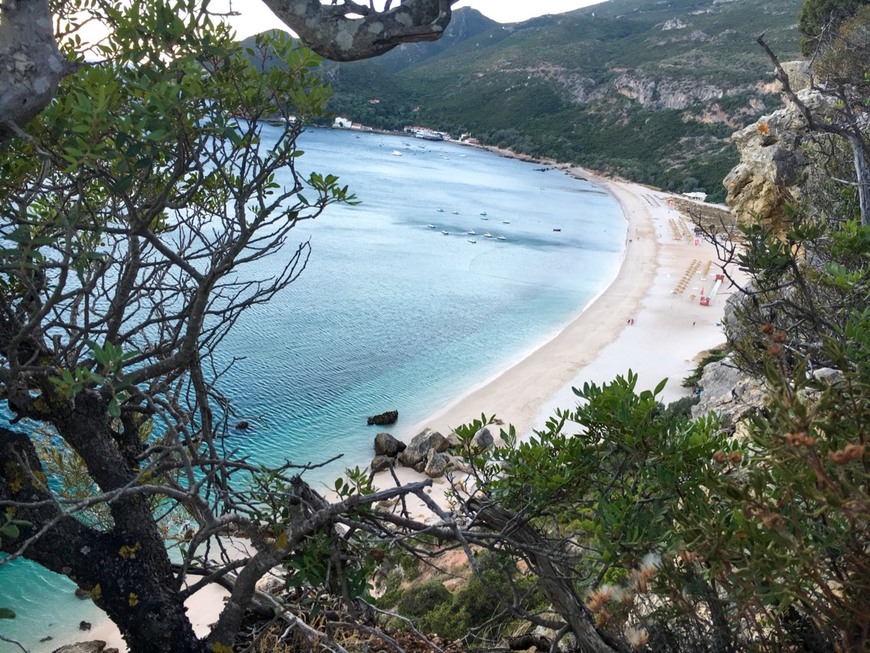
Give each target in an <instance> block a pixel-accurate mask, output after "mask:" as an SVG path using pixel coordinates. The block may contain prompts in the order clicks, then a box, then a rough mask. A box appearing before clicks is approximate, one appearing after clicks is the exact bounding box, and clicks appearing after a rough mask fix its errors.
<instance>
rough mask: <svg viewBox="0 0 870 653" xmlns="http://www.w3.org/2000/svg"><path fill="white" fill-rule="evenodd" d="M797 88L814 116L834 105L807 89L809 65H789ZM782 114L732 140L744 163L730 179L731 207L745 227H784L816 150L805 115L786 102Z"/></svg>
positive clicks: (727, 184)
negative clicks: (753, 224)
mask: <svg viewBox="0 0 870 653" xmlns="http://www.w3.org/2000/svg"><path fill="white" fill-rule="evenodd" d="M784 68H785V69H786V70H787V72H788V74H789V79H790V83H791V84H792V88H794V89H800V90H798V97H799V98H800V100H801V101H802V102H803V103H804V104H805V105H806V106H807V107H809V108H810V110H812V111H813V112H814V113H817V114H824V113H825V111H826V110H827V109H828V108H829V106H830V101H829V100H828V99H827V98H826V97H825V96H824V95H823V94H822V93H820V92H819V91H817V90H813V89H810V88H806V86H807V85H808V80H809V76H808V70H807V66H806V64H805V63H804V62H792V63H787V64H784ZM784 102H785V103H784V105H783V107H782V108H781V109H778V110H777V111H774V112H773V113H771V114H768V115H765V116H762V117H761V118H759V119H758V120H757V121H756V122H754V123H753V124H751V125H748V126H747V127H745V128H743V129H741V130H739V131H737V132H735V133H734V134H733V135H732V136H731V140H732V142H733V143H734V144H735V145H736V147H737V150H738V152H739V154H740V163H739V164H738V165H737V166H736V167H735V168H733V169H732V170H731V172H729V173H728V175H727V176H726V177H725V180H724V182H723V183H724V185H725V189H726V191H727V196H726V200H725V201H726V203H727V204H728V206H729V207H731V209H732V211H733V212H734V214H735V216H736V217H737V220H738V221H739V222H742V223H748V222H753V221H761V222H764V223H766V224H772V225H777V224H779V223H780V222H781V221H782V219H783V217H784V216H785V214H784V206H785V204H786V203H788V202H790V201H793V200H794V199H796V198H797V197H799V196H800V187H801V183H802V181H803V178H804V173H805V171H806V169H807V167H808V166H809V165H810V163H811V161H810V160H809V158H808V152H811V150H812V139H810V138H809V131H808V130H807V126H806V121H805V120H804V117H803V115H802V114H801V112H800V110H799V109H798V108H797V107H796V106H795V105H794V104H792V103H791V102H787V101H784Z"/></svg>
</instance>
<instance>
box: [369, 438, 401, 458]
mask: <svg viewBox="0 0 870 653" xmlns="http://www.w3.org/2000/svg"><path fill="white" fill-rule="evenodd" d="M406 446H407V445H406V444H405V443H404V442H402V441H401V440H397V439H396V438H394V437H393V436H392V435H390V434H389V433H378V434H377V435H376V436H375V455H376V456H389V457H390V458H395V457H396V456H398V455H399V454H400V453H402V452H403V451H404V450H405V447H406Z"/></svg>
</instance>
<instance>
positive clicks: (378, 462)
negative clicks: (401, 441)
mask: <svg viewBox="0 0 870 653" xmlns="http://www.w3.org/2000/svg"><path fill="white" fill-rule="evenodd" d="M395 464H396V459H395V458H392V457H390V456H383V455H380V456H375V457H374V458H372V462H371V463H370V464H369V467H370V468H371V470H372V474H377V473H378V472H382V471H384V470H386V469H389V468H390V467H393V466H394V465H395Z"/></svg>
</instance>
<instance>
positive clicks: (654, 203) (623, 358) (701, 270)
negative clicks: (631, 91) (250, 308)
mask: <svg viewBox="0 0 870 653" xmlns="http://www.w3.org/2000/svg"><path fill="white" fill-rule="evenodd" d="M564 171H565V173H566V174H572V175H575V176H578V177H582V178H583V179H587V180H589V181H591V182H592V183H594V184H596V185H598V186H599V187H601V188H603V189H605V190H607V191H608V192H609V193H611V194H612V195H613V196H614V197H615V198H616V199H617V200H618V201H619V203H620V205H621V207H622V210H623V213H624V215H625V219H626V220H627V227H626V244H625V255H624V258H623V261H622V265H621V267H620V269H619V271H618V273H617V275H616V277H615V278H614V279H613V281H612V282H611V284H610V285H609V286H608V287H607V288H606V289H605V290H604V291H603V292H602V293H601V294H600V295H599V296H598V297H597V298H596V299H595V300H594V301H593V302H591V303H590V304H589V305H588V306H586V307H585V308H584V310H583V311H582V312H581V313H580V314H579V315H578V316H577V317H576V318H575V319H574V320H573V321H572V322H571V323H570V324H568V325H566V326H565V328H564V329H562V330H561V331H560V332H559V333H558V334H557V335H556V336H555V337H554V338H552V339H551V340H549V341H548V342H546V343H542V345H541V346H540V347H539V348H538V349H536V350H535V351H533V352H532V353H530V354H529V355H528V356H526V357H525V358H523V359H522V360H521V361H519V362H517V363H516V364H514V365H512V366H511V367H509V368H508V369H506V370H504V371H503V372H501V373H500V374H498V375H496V376H495V377H493V378H491V379H489V380H487V381H485V382H483V383H481V385H480V386H478V387H476V388H474V389H473V390H472V391H470V392H469V393H467V394H465V395H464V396H462V397H461V398H459V399H458V400H456V401H455V402H453V403H451V404H450V405H448V406H446V407H444V408H442V409H440V410H438V411H437V412H435V413H434V414H432V415H431V416H429V417H428V418H427V419H425V420H423V421H422V422H420V423H418V424H415V425H413V426H411V427H409V428H406V429H403V430H402V431H401V432H394V435H396V436H397V437H399V438H400V439H403V440H405V441H409V440H410V439H411V438H412V437H413V436H414V435H415V434H416V433H418V432H420V431H421V430H422V429H423V428H426V427H429V428H432V429H434V430H438V431H441V432H442V433H444V434H447V433H449V432H450V431H451V430H452V428H453V427H455V426H457V425H459V424H462V423H464V422H468V421H470V420H472V419H474V418H476V417H479V416H480V414H481V413H485V414H487V415H492V414H495V415H496V416H497V417H498V418H499V419H501V420H502V421H503V422H504V424H505V425H507V424H513V425H514V426H515V427H516V429H517V433H518V434H520V436H521V437H522V436H527V435H530V434H531V432H532V431H533V430H534V429H536V428H540V427H542V426H543V425H544V423H545V422H546V420H547V418H548V417H549V416H550V415H552V414H553V412H554V410H555V409H556V408H570V407H572V406H573V405H574V403H575V397H574V395H573V392H572V388H573V387H577V386H582V384H583V383H584V382H585V381H594V382H598V383H601V382H605V381H609V380H612V379H613V378H614V377H615V376H616V375H617V374H625V373H626V372H627V371H628V370H629V369H632V370H633V371H634V372H636V373H637V374H638V375H639V385H640V389H652V388H653V387H654V386H655V385H656V384H657V383H658V382H659V381H661V380H662V379H663V378H668V379H670V381H669V383H668V385H667V387H666V389H665V391H664V393H663V395H662V400H663V401H665V402H668V401H673V400H675V399H678V398H680V397H682V396H685V395H686V394H687V391H686V390H685V389H684V388H682V387H681V385H680V384H681V381H682V379H683V378H684V377H685V376H687V375H688V374H689V373H690V372H691V371H692V369H693V368H694V366H695V363H694V359H695V358H696V357H697V355H698V353H699V352H701V351H703V350H706V349H709V348H711V347H715V346H717V345H719V344H722V343H723V342H724V340H725V338H724V335H723V333H722V328H721V326H720V323H721V319H722V314H723V310H724V305H725V301H726V299H727V297H728V295H729V294H730V293H731V292H733V290H732V289H731V288H728V287H727V282H726V285H723V286H722V287H721V288H720V289H719V291H718V294H717V295H716V296H715V298H714V299H713V301H712V302H711V305H710V306H702V305H701V303H700V299H701V296H702V290H703V293H704V295H709V293H710V290H711V288H712V286H713V283H714V277H715V275H716V274H717V273H718V272H719V271H720V270H719V268H718V264H717V261H716V257H715V251H714V249H713V247H712V246H711V245H709V244H707V243H705V242H704V241H700V242H698V243H697V244H696V241H695V239H694V237H693V236H692V225H691V224H690V223H688V221H686V220H684V219H683V217H682V216H680V215H679V214H678V213H677V211H676V210H675V209H674V208H672V207H671V206H670V205H669V203H668V199H669V197H670V196H669V195H668V194H667V193H663V192H660V191H657V190H654V189H650V188H647V187H644V186H641V185H639V184H634V183H630V182H625V181H616V180H610V179H605V178H602V177H598V176H596V175H593V174H591V173H589V172H588V171H585V170H582V169H579V168H568V169H564ZM553 174H559V173H558V172H556V171H553ZM365 462H367V461H365ZM396 472H397V475H398V478H399V479H400V481H401V482H403V483H404V482H411V481H416V480H420V479H422V478H423V476H422V475H421V474H417V473H416V472H414V471H413V470H410V469H407V468H397V469H396ZM376 484H377V485H379V486H381V487H387V486H391V485H393V484H394V480H393V478H392V477H391V476H390V475H389V474H388V473H381V474H378V475H377V476H376ZM446 489H447V483H446V481H444V480H443V479H442V480H439V481H436V482H435V483H434V485H433V488H432V492H431V494H432V496H433V497H434V498H435V499H436V500H439V499H441V500H442V501H443V499H444V492H445V491H446ZM409 507H411V508H412V510H413V511H414V512H417V513H418V514H419V516H421V517H422V516H423V514H424V513H425V512H426V511H425V509H424V507H423V506H422V504H420V505H419V506H417V507H416V508H415V506H414V504H413V502H409ZM222 598H223V594H222V592H221V591H220V590H217V589H216V590H215V591H213V592H212V591H204V592H201V593H198V594H197V595H195V596H194V597H191V599H189V600H188V603H187V605H188V612H189V614H190V617H191V619H192V621H194V623H195V627H196V630H197V632H198V633H200V634H202V633H204V632H206V631H207V629H208V626H209V624H210V623H211V622H213V621H214V619H215V618H216V617H217V614H218V613H219V610H220V609H221V607H222V602H223V601H222ZM74 639H78V640H80V641H83V640H85V639H102V640H105V641H107V642H108V643H109V645H110V646H114V647H117V648H118V649H119V650H121V651H124V650H125V647H124V644H123V641H122V640H121V639H120V635H119V633H118V631H117V629H116V628H115V627H114V625H113V624H111V623H110V622H109V621H108V620H106V621H104V622H102V623H99V624H95V628H94V629H93V630H92V631H90V632H89V633H88V634H87V635H86V636H84V637H82V636H81V634H80V635H78V636H77V637H75V638H74Z"/></svg>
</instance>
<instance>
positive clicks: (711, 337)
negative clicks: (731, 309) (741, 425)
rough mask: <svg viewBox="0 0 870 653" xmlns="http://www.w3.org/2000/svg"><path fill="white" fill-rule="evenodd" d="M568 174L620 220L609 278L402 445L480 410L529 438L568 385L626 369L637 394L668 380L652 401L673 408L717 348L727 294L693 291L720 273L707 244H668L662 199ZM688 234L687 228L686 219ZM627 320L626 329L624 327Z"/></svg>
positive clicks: (670, 215) (570, 399)
mask: <svg viewBox="0 0 870 653" xmlns="http://www.w3.org/2000/svg"><path fill="white" fill-rule="evenodd" d="M572 172H573V173H574V174H577V175H578V176H583V177H584V178H586V179H589V180H590V181H592V182H594V183H595V184H597V185H599V186H600V187H602V188H604V189H606V190H607V191H608V192H610V193H611V194H613V196H614V197H616V199H617V200H619V203H620V204H621V206H622V209H623V212H624V214H625V216H626V218H627V220H628V229H627V242H626V247H625V256H624V259H623V262H622V266H621V267H620V270H619V272H618V273H617V276H616V278H615V279H614V280H613V282H612V283H611V284H610V286H609V287H608V288H607V289H606V290H605V291H604V292H603V293H601V295H599V296H598V297H597V298H596V299H595V300H594V301H593V302H592V303H591V304H590V305H589V306H587V307H586V308H585V310H583V312H582V313H581V314H580V315H579V316H578V317H577V318H576V319H575V320H574V321H572V322H571V323H570V324H568V325H567V326H566V327H565V328H564V329H563V330H562V331H561V332H560V333H559V334H558V335H556V336H555V337H554V338H553V339H552V340H550V341H549V342H546V343H544V344H543V345H542V346H541V347H540V348H538V349H537V350H535V351H534V352H532V353H531V354H530V355H529V356H527V357H526V358H524V359H523V360H521V361H520V362H518V363H516V364H515V365H513V366H511V367H510V368H509V369H507V370H505V371H503V372H502V373H501V374H499V375H497V376H496V377H495V378H493V379H491V380H489V381H488V382H486V383H485V384H484V385H482V386H480V387H478V388H476V389H474V390H472V391H471V392H470V393H468V394H467V395H465V396H463V397H461V398H460V399H458V400H457V401H455V402H454V403H452V404H450V405H449V406H447V407H446V408H444V409H442V410H440V411H439V412H437V413H436V414H434V415H431V416H430V417H428V418H427V419H425V420H423V421H422V422H420V423H418V424H415V425H414V426H413V427H411V428H409V429H407V431H405V432H403V433H401V434H400V435H401V438H402V439H404V440H406V441H407V440H410V438H411V437H413V436H414V435H415V434H416V433H418V432H419V431H421V430H422V429H423V428H424V427H429V428H432V429H434V430H437V431H441V432H442V433H445V434H447V433H449V432H450V431H451V430H452V429H453V427H456V426H458V425H459V424H462V423H465V422H468V421H471V420H472V419H474V418H476V417H479V416H480V414H481V413H485V414H486V415H492V414H495V415H496V416H497V417H498V418H499V419H501V420H503V421H504V423H505V424H513V425H514V426H515V427H516V429H517V433H518V434H519V435H523V434H529V433H530V432H531V431H532V430H533V429H535V428H540V427H542V426H543V425H544V423H545V422H546V419H547V418H548V417H549V416H550V415H552V413H553V411H554V409H555V408H557V407H561V408H571V407H573V406H574V404H575V399H576V398H575V396H574V394H573V392H572V387H580V386H582V385H583V383H584V382H585V381H594V382H598V383H601V382H605V381H609V380H612V379H613V378H614V377H615V376H616V375H617V374H623V375H624V374H626V373H627V371H628V370H629V368H630V369H632V370H633V371H634V372H636V373H637V374H638V375H639V382H638V385H639V388H638V389H639V390H644V389H653V388H654V387H655V386H656V385H657V383H658V382H659V381H661V380H662V379H664V378H669V379H670V381H669V383H668V386H667V387H666V389H665V391H664V393H663V394H662V395H661V398H662V400H663V401H665V402H669V401H673V400H674V399H678V398H680V397H682V396H685V394H686V390H685V389H683V388H682V387H681V385H680V384H681V382H682V380H683V378H685V377H686V376H688V374H689V373H690V372H691V371H692V369H693V368H694V363H693V359H694V358H695V357H696V356H697V354H698V353H699V352H701V351H703V350H705V349H709V348H711V347H714V346H716V345H719V344H721V343H723V342H724V341H725V337H724V335H723V333H722V329H721V327H720V326H719V323H720V322H721V319H722V314H723V310H724V305H725V300H726V299H727V296H728V295H729V294H730V293H731V292H732V290H731V289H730V288H727V287H726V286H727V281H726V282H725V285H724V286H723V287H722V288H720V290H719V293H718V295H717V296H716V297H715V299H714V301H713V302H712V303H711V306H709V307H705V306H701V305H700V301H699V300H700V296H701V289H702V288H704V291H705V293H709V291H710V289H711V287H712V285H713V279H714V277H715V275H716V274H717V273H719V272H721V270H720V268H719V266H718V264H717V261H716V255H715V250H714V248H713V247H712V245H709V244H708V243H706V242H704V241H703V240H702V241H701V242H700V243H699V244H698V245H695V243H694V239H691V240H686V239H685V236H684V237H683V239H682V240H679V241H677V240H674V231H673V228H672V226H671V223H670V221H671V220H674V221H675V222H679V221H681V220H682V218H681V216H680V215H679V214H678V213H677V212H676V211H675V210H674V209H672V208H670V207H669V205H668V203H667V200H668V197H669V195H668V194H667V193H662V192H660V191H656V190H652V189H649V188H646V187H644V186H641V185H639V184H633V183H629V182H623V181H612V180H606V179H603V178H599V177H596V176H594V175H592V174H590V173H588V172H585V171H582V170H580V169H573V170H572ZM687 229H688V230H689V231H691V229H692V225H691V224H690V223H688V222H687ZM680 231H681V232H684V231H685V230H684V229H680ZM693 260H698V261H700V265H699V266H698V269H697V272H696V273H695V274H694V275H692V276H691V277H690V278H689V279H687V283H686V289H685V291H684V292H683V293H682V294H676V293H674V292H673V291H674V290H675V288H676V287H677V284H678V282H679V281H680V280H681V278H682V277H683V275H684V274H685V273H686V271H687V270H688V269H689V267H690V265H691V264H692V261H693ZM709 262H712V263H710V266H709V273H708V274H707V276H706V277H704V276H703V273H704V272H705V270H706V269H707V268H708V263H709ZM630 319H633V320H634V325H629V324H628V321H629V320H630Z"/></svg>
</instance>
